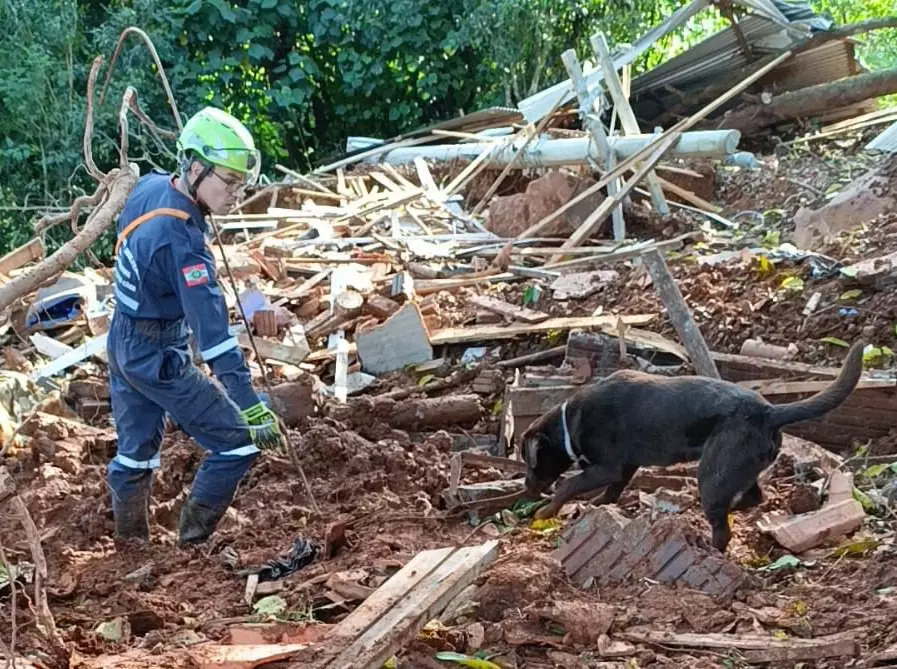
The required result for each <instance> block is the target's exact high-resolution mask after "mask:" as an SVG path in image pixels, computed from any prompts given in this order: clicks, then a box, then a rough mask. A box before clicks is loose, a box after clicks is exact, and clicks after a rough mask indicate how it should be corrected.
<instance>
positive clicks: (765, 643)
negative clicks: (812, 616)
mask: <svg viewBox="0 0 897 669" xmlns="http://www.w3.org/2000/svg"><path fill="white" fill-rule="evenodd" d="M619 636H620V638H621V639H625V640H627V641H634V642H636V643H648V644H660V645H662V646H677V647H682V648H720V649H725V650H733V649H734V650H738V651H740V652H741V653H742V654H743V655H744V659H745V660H747V661H748V662H795V661H803V660H819V659H823V658H826V657H842V656H855V655H856V654H857V652H858V651H859V646H858V644H857V641H856V639H855V636H856V635H855V634H851V633H841V634H832V635H830V636H822V637H816V638H813V639H802V638H795V637H792V638H789V639H777V638H775V637H773V636H772V635H769V636H767V635H762V634H718V633H711V634H691V633H676V632H667V631H656V632H655V631H649V632H638V633H636V632H621V633H620V635H619Z"/></svg>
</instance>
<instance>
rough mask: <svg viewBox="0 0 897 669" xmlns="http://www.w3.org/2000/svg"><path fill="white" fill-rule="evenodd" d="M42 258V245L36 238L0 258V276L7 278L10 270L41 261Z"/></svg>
mask: <svg viewBox="0 0 897 669" xmlns="http://www.w3.org/2000/svg"><path fill="white" fill-rule="evenodd" d="M43 257H44V244H43V242H42V241H41V240H40V238H39V237H37V238H35V239H32V240H31V241H30V242H28V243H26V244H23V245H22V246H20V247H19V248H17V249H13V250H12V251H10V252H9V253H7V254H6V255H5V256H3V257H2V258H0V274H3V275H5V276H9V273H10V272H11V271H12V270H14V269H19V268H20V267H22V266H24V265H27V264H28V263H30V262H34V261H37V260H41V259H42V258H43Z"/></svg>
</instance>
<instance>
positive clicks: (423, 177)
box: [414, 156, 442, 200]
mask: <svg viewBox="0 0 897 669" xmlns="http://www.w3.org/2000/svg"><path fill="white" fill-rule="evenodd" d="M414 169H416V170H417V178H418V179H419V180H420V185H421V187H422V188H423V189H424V190H425V191H427V195H428V196H430V197H435V198H436V199H437V200H441V199H442V194H441V193H440V191H439V186H437V185H436V182H435V181H433V175H432V174H430V168H429V167H428V166H427V161H426V160H424V159H423V158H421V157H420V156H417V157H416V158H415V159H414Z"/></svg>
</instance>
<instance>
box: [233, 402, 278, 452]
mask: <svg viewBox="0 0 897 669" xmlns="http://www.w3.org/2000/svg"><path fill="white" fill-rule="evenodd" d="M240 415H241V416H243V420H245V421H246V424H247V425H248V426H249V434H250V435H251V436H252V443H254V444H255V445H256V446H258V447H259V448H280V447H282V446H283V445H284V442H283V434H282V433H281V431H280V426H279V424H278V421H277V415H276V414H275V413H274V412H273V411H271V409H269V408H268V407H267V406H265V403H264V402H259V403H258V404H254V405H252V406H251V407H249V408H248V409H243V411H241V412H240Z"/></svg>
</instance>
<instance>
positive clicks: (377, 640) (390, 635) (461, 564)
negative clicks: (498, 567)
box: [289, 541, 498, 669]
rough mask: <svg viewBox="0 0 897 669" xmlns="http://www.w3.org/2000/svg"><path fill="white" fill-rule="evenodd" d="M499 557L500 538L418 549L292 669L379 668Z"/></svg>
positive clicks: (291, 667)
mask: <svg viewBox="0 0 897 669" xmlns="http://www.w3.org/2000/svg"><path fill="white" fill-rule="evenodd" d="M497 555H498V541H489V542H487V543H485V544H482V545H480V546H471V547H466V548H440V549H436V550H429V551H424V552H422V553H418V554H417V555H416V556H415V557H414V558H413V559H412V560H411V562H409V563H408V564H406V565H405V567H404V568H402V569H401V570H400V571H399V572H398V573H397V574H395V575H394V576H393V577H392V578H390V579H389V580H388V581H387V582H386V583H384V584H383V585H382V586H380V588H379V589H378V590H377V591H376V592H374V594H373V595H371V596H370V597H368V598H367V599H366V600H365V601H364V603H363V604H361V606H359V607H358V608H357V609H355V610H354V611H353V612H352V613H350V614H349V616H348V617H347V618H346V619H345V620H343V621H342V622H341V623H340V624H339V625H337V627H336V628H335V629H334V630H333V632H332V633H331V634H330V636H329V637H328V638H327V640H326V641H325V642H324V645H325V648H324V649H322V650H321V651H320V652H319V653H316V654H310V655H309V656H308V657H302V658H301V659H300V661H299V662H297V663H295V664H291V665H289V666H290V669H300V668H301V669H380V667H382V666H383V663H384V662H385V661H386V660H388V659H389V658H390V657H391V656H392V655H393V654H394V653H395V652H396V650H398V649H399V648H401V647H402V645H404V644H405V643H407V642H408V641H410V640H412V639H413V638H414V637H415V636H416V635H417V633H418V632H419V631H420V629H421V628H422V627H423V626H424V625H426V624H427V623H428V622H429V621H430V620H432V619H433V618H435V617H437V616H438V615H439V614H440V613H441V612H442V610H443V609H444V608H445V607H446V606H447V605H448V604H449V603H450V602H451V601H452V600H453V599H454V598H455V597H456V596H457V595H458V593H460V592H461V591H462V590H464V588H466V587H467V586H468V585H470V584H471V583H473V582H474V580H476V578H477V577H478V576H479V575H480V574H481V573H482V572H483V570H484V569H486V568H487V567H488V566H489V565H490V564H491V563H492V562H493V561H494V560H495V558H496V557H497Z"/></svg>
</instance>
